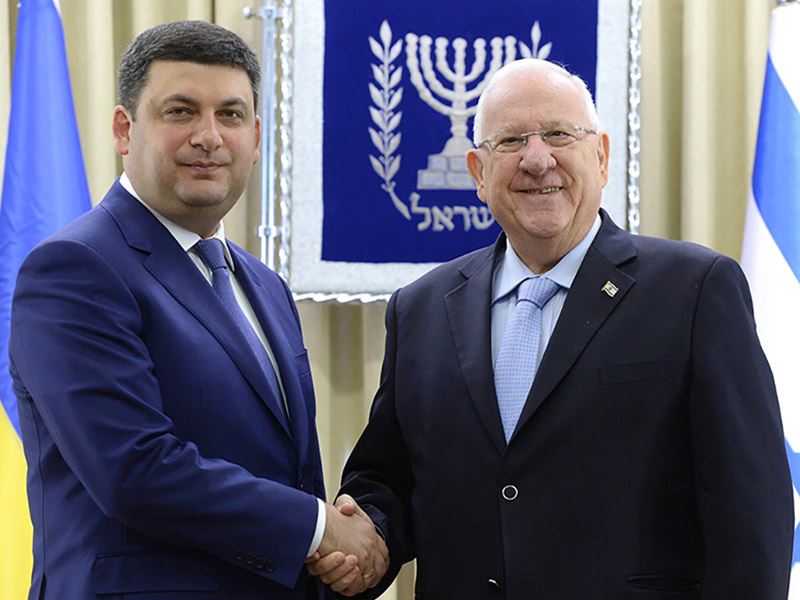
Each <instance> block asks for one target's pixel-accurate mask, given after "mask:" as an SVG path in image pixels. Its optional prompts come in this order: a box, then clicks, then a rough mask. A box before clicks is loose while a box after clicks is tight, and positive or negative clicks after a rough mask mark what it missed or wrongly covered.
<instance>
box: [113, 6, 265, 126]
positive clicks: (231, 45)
mask: <svg viewBox="0 0 800 600" xmlns="http://www.w3.org/2000/svg"><path fill="white" fill-rule="evenodd" d="M156 60H176V61H182V62H194V63H201V64H205V65H225V66H228V67H234V68H238V69H242V70H243V71H245V72H246V73H247V76H248V77H249V78H250V85H251V87H252V88H253V100H254V102H255V105H256V106H258V86H259V85H260V83H261V66H260V65H259V63H258V57H257V56H256V53H255V52H253V49H252V48H251V47H250V46H249V45H248V44H247V43H246V42H245V41H244V40H243V39H242V38H240V37H239V36H238V35H236V34H235V33H233V32H232V31H228V30H227V29H225V28H224V27H220V26H219V25H214V24H213V23H206V22H205V21H174V22H172V23H164V24H162V25H156V26H155V27H152V28H150V29H148V30H147V31H143V32H142V33H140V34H139V35H137V36H136V38H135V39H134V40H133V41H132V42H131V43H130V45H128V48H127V49H126V50H125V53H124V54H123V55H122V60H121V61H120V63H119V71H118V72H117V79H118V102H119V103H120V104H121V105H122V106H124V107H125V108H127V109H128V111H129V112H130V113H131V115H132V116H133V118H134V119H135V118H136V106H137V105H138V104H139V100H140V98H141V95H142V90H143V89H144V88H145V86H146V85H147V76H148V73H149V72H150V65H151V64H152V63H153V61H156Z"/></svg>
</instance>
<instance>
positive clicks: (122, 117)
mask: <svg viewBox="0 0 800 600" xmlns="http://www.w3.org/2000/svg"><path fill="white" fill-rule="evenodd" d="M113 119H114V120H113V124H112V126H111V130H112V131H113V133H114V150H116V151H117V154H119V155H120V156H125V155H126V154H128V152H130V148H131V125H132V124H133V117H132V116H131V114H130V113H129V112H128V109H127V108H125V107H124V106H121V105H117V106H115V107H114V116H113Z"/></svg>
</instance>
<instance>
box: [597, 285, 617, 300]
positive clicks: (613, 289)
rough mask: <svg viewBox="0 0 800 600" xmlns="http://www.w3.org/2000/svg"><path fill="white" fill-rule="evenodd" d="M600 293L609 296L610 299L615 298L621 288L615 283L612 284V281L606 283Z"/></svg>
mask: <svg viewBox="0 0 800 600" xmlns="http://www.w3.org/2000/svg"><path fill="white" fill-rule="evenodd" d="M600 291H601V292H605V293H606V294H608V297H609V298H613V297H614V296H616V295H617V292H618V291H619V288H618V287H617V286H615V285H614V284H613V283H611V281H606V282H605V284H604V285H603V287H602V288H601V289H600Z"/></svg>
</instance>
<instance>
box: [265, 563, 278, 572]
mask: <svg viewBox="0 0 800 600" xmlns="http://www.w3.org/2000/svg"><path fill="white" fill-rule="evenodd" d="M277 568H278V565H276V564H275V563H274V562H272V561H271V560H268V561H267V563H266V564H265V565H264V570H265V571H266V572H267V573H274V572H275V570H276V569H277Z"/></svg>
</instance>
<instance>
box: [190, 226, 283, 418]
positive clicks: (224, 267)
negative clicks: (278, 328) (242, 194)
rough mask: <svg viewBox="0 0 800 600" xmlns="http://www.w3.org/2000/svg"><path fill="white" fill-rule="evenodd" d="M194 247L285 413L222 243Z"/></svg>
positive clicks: (214, 241) (206, 242)
mask: <svg viewBox="0 0 800 600" xmlns="http://www.w3.org/2000/svg"><path fill="white" fill-rule="evenodd" d="M194 247H195V249H196V250H197V255H198V256H199V257H200V260H202V261H203V262H204V263H205V265H206V266H207V267H208V268H209V269H211V274H212V278H211V287H213V288H214V291H215V292H216V293H217V296H219V299H220V300H221V301H222V305H223V306H224V307H225V310H226V311H227V312H228V314H229V315H230V316H231V318H232V319H233V322H234V323H236V327H238V329H239V331H241V332H242V334H243V335H244V337H245V339H246V340H247V344H248V345H249V346H250V350H251V351H252V352H253V354H255V356H256V358H257V359H258V363H259V365H261V370H262V371H263V372H264V375H266V377H267V382H268V383H269V388H270V392H271V393H272V397H273V398H275V401H276V402H277V403H278V405H280V406H281V411H282V412H284V413H285V408H284V403H283V397H282V396H281V389H280V386H279V385H278V377H277V376H276V375H275V369H274V368H273V366H272V361H271V360H270V359H269V355H268V354H267V349H266V348H264V344H262V343H261V340H260V339H258V335H257V334H256V332H255V330H254V329H253V326H252V325H250V321H248V320H247V317H246V316H245V314H244V312H242V309H241V307H240V306H239V303H238V302H237V301H236V295H235V294H234V293H233V286H232V285H231V274H230V271H228V264H227V262H225V255H224V253H223V251H222V241H221V240H218V239H216V238H209V239H207V240H200V241H199V242H197V243H196V244H195V245H194Z"/></svg>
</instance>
